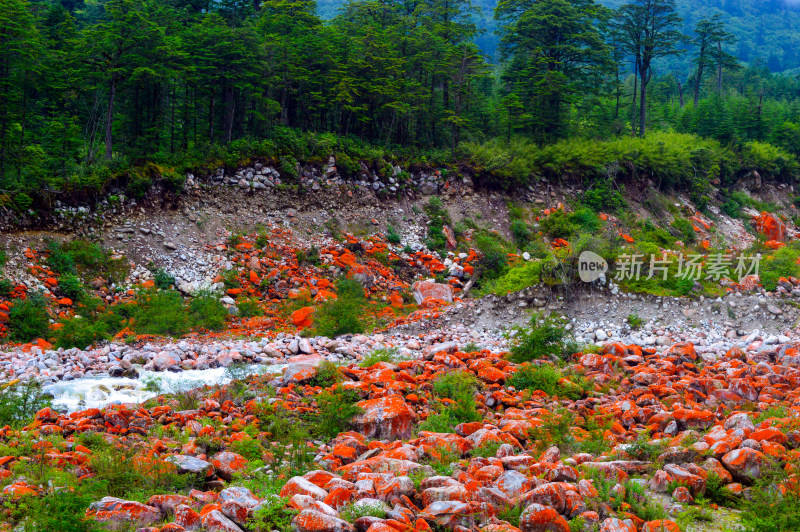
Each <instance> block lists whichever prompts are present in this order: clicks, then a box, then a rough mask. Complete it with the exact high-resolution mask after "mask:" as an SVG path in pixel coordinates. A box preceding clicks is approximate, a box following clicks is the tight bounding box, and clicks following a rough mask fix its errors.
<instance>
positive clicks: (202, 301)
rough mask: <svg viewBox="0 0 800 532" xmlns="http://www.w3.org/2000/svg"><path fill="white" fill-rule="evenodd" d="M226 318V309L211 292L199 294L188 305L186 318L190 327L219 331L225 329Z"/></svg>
mask: <svg viewBox="0 0 800 532" xmlns="http://www.w3.org/2000/svg"><path fill="white" fill-rule="evenodd" d="M167 293H169V292H167ZM227 316H228V309H226V308H225V305H223V304H222V303H221V302H220V300H219V297H218V296H217V294H215V293H213V292H201V293H199V294H197V295H195V296H194V297H193V298H192V300H191V302H190V303H189V309H188V317H187V318H188V322H189V324H190V326H191V327H197V328H201V329H208V330H209V331H221V330H222V329H223V328H224V327H225V319H226V318H227Z"/></svg>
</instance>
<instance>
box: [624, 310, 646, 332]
mask: <svg viewBox="0 0 800 532" xmlns="http://www.w3.org/2000/svg"><path fill="white" fill-rule="evenodd" d="M625 321H627V322H628V325H630V327H631V329H634V330H636V329H641V328H642V326H643V325H644V320H643V319H642V318H641V317H640V316H639V314H637V313H636V312H632V313H631V314H628V317H627V318H625Z"/></svg>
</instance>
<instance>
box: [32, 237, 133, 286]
mask: <svg viewBox="0 0 800 532" xmlns="http://www.w3.org/2000/svg"><path fill="white" fill-rule="evenodd" d="M46 247H47V253H48V255H47V265H48V266H50V269H52V270H53V271H54V272H56V273H60V274H80V275H81V276H82V277H84V278H94V277H98V276H99V277H104V278H106V279H108V280H109V281H111V282H120V281H122V280H123V279H125V276H126V275H127V274H128V264H127V263H126V262H125V260H124V259H113V258H112V254H111V252H110V251H108V250H107V249H104V248H103V247H102V246H100V245H99V244H95V243H93V242H88V241H86V240H72V241H71V242H68V243H66V244H62V243H61V242H58V241H56V240H50V241H48V242H47V244H46Z"/></svg>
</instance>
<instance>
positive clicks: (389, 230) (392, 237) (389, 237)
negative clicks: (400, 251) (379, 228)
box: [386, 224, 400, 244]
mask: <svg viewBox="0 0 800 532" xmlns="http://www.w3.org/2000/svg"><path fill="white" fill-rule="evenodd" d="M386 241H387V242H389V243H391V244H400V233H398V232H397V229H395V227H394V226H393V225H391V224H389V225H387V226H386Z"/></svg>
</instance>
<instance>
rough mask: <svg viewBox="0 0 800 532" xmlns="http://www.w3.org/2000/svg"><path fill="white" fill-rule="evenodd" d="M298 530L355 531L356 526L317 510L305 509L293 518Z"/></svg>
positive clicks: (293, 525)
mask: <svg viewBox="0 0 800 532" xmlns="http://www.w3.org/2000/svg"><path fill="white" fill-rule="evenodd" d="M292 527H293V528H294V529H295V530H296V531H297V532H355V527H354V526H353V525H351V524H350V523H348V522H347V521H345V520H343V519H339V518H338V517H334V516H332V515H327V514H324V513H322V512H317V511H316V510H303V511H302V512H300V513H299V514H297V515H296V516H295V518H294V519H293V520H292Z"/></svg>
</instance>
